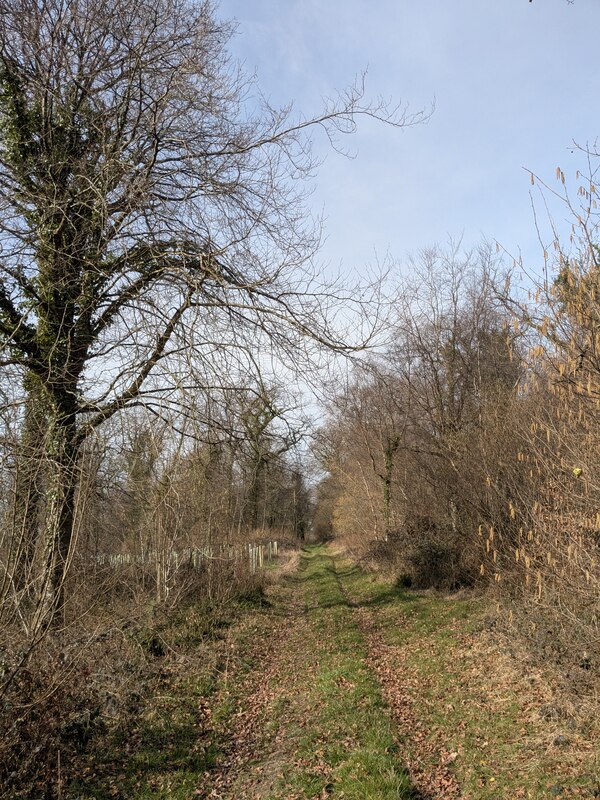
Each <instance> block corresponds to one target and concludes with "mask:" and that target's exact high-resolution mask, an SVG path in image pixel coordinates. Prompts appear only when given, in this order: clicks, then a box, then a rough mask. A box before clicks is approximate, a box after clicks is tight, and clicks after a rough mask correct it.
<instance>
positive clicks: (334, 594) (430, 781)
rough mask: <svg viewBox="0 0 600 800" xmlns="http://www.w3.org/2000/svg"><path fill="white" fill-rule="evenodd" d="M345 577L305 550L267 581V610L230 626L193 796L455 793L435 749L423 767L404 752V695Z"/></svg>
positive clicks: (343, 570)
mask: <svg viewBox="0 0 600 800" xmlns="http://www.w3.org/2000/svg"><path fill="white" fill-rule="evenodd" d="M348 574H349V572H348V568H347V567H346V566H345V565H343V564H341V563H340V562H339V561H338V559H337V558H336V557H335V556H334V555H333V554H332V553H331V552H330V551H328V550H327V549H326V548H322V547H321V548H313V549H311V550H310V551H307V552H306V553H304V554H303V557H302V560H301V565H300V568H299V570H298V572H297V574H295V575H293V576H291V577H288V578H286V579H285V580H283V581H281V582H279V583H278V584H276V585H275V586H274V587H273V588H272V589H271V591H270V595H269V598H270V603H271V607H270V608H269V609H268V610H266V611H265V612H263V613H261V614H259V615H256V616H253V617H252V618H249V619H248V620H247V621H246V623H245V627H244V628H243V630H241V631H238V634H237V635H236V637H235V639H234V640H232V642H231V657H230V659H229V661H230V663H229V664H228V668H227V678H226V679H225V680H224V681H223V683H222V686H221V688H220V691H219V693H218V695H217V698H216V702H215V716H216V717H217V723H216V727H217V728H218V730H219V734H220V736H221V738H222V741H224V743H225V744H224V745H223V755H222V757H221V758H220V760H219V763H218V765H217V768H216V769H215V770H214V771H213V772H211V773H210V774H207V776H206V781H205V782H204V783H203V784H202V785H201V786H199V787H198V790H197V794H196V796H197V797H203V798H221V800H234V799H235V800H240V799H241V798H245V799H247V800H253V799H255V800H296V799H297V800H300V798H303V799H306V798H326V797H339V798H345V800H387V799H388V798H389V799H390V800H391V799H392V798H394V800H402V799H403V798H413V800H417V799H418V798H420V799H421V800H434V798H441V797H444V798H459V797H460V792H459V790H458V786H457V784H456V783H455V781H454V780H453V778H452V776H451V774H450V771H449V769H448V768H447V766H444V764H443V761H444V757H443V754H442V756H441V758H440V759H438V761H439V762H440V764H441V765H440V766H439V768H436V769H433V770H431V769H429V770H423V769H422V768H420V766H419V759H418V757H415V755H414V753H415V751H414V749H413V750H412V753H413V756H412V759H410V761H409V763H408V768H407V759H406V757H405V754H404V753H403V748H402V742H403V740H404V739H405V737H406V736H407V735H408V734H409V733H412V731H410V730H408V728H410V726H411V723H412V718H411V715H410V698H409V697H407V696H406V695H405V694H404V692H405V689H406V687H405V686H403V684H402V681H401V679H399V680H398V681H395V680H394V678H393V670H391V669H390V660H391V659H393V658H394V656H395V654H394V653H392V652H391V651H390V648H386V647H385V646H384V645H383V643H382V641H381V640H380V638H379V636H378V633H377V609H376V607H375V606H370V607H362V606H361V603H360V601H358V602H357V601H353V600H352V599H350V598H349V597H348V595H347V591H346V589H345V585H344V580H345V577H347V575H348ZM417 739H418V737H417ZM417 744H418V741H417Z"/></svg>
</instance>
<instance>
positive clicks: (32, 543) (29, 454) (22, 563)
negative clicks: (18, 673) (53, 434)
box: [11, 376, 46, 606]
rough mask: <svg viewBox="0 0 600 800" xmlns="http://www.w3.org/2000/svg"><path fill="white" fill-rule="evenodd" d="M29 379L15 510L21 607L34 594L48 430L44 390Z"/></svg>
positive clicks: (15, 573)
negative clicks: (34, 572) (34, 573)
mask: <svg viewBox="0 0 600 800" xmlns="http://www.w3.org/2000/svg"><path fill="white" fill-rule="evenodd" d="M32 380H33V378H32V376H29V377H28V379H27V380H26V389H28V391H29V394H28V397H27V400H26V404H25V415H24V420H23V430H22V433H21V441H20V445H19V453H18V457H17V472H16V478H15V497H14V504H13V509H12V520H11V535H12V552H13V559H12V566H11V579H12V584H13V589H14V592H15V600H16V602H17V604H18V605H19V606H23V604H24V602H26V601H27V600H29V599H31V597H32V594H33V591H32V590H33V583H34V575H33V561H34V557H35V550H36V545H37V542H38V540H39V528H40V516H41V513H42V505H43V483H44V428H45V424H46V423H45V419H44V414H43V412H42V390H41V387H40V386H39V385H36V384H34V383H32Z"/></svg>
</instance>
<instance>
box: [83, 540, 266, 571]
mask: <svg viewBox="0 0 600 800" xmlns="http://www.w3.org/2000/svg"><path fill="white" fill-rule="evenodd" d="M278 555H279V544H278V542H276V541H271V540H269V541H268V542H263V543H261V544H254V543H248V544H243V545H232V544H220V545H209V546H205V547H192V548H186V549H185V550H180V551H175V550H172V551H171V552H169V553H166V554H163V553H158V552H148V553H137V554H133V553H99V554H98V555H96V556H95V561H96V563H97V564H98V565H100V566H105V565H108V566H111V567H119V566H123V565H128V564H150V565H152V564H159V563H165V562H166V563H167V564H169V565H172V566H173V567H174V569H175V571H177V570H179V568H180V567H183V566H185V565H188V566H191V567H193V569H195V570H197V571H198V572H200V571H201V570H202V569H203V568H204V567H205V565H206V563H207V562H210V561H231V562H235V561H243V560H247V563H248V566H249V569H250V572H251V573H252V574H253V575H254V574H255V573H256V572H257V571H258V570H260V569H262V568H263V567H264V565H265V561H267V562H269V561H272V560H273V559H274V558H277V556H278Z"/></svg>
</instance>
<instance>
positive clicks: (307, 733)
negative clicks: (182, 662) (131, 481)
mask: <svg viewBox="0 0 600 800" xmlns="http://www.w3.org/2000/svg"><path fill="white" fill-rule="evenodd" d="M223 622H224V624H223V626H222V627H220V626H218V627H217V631H216V634H215V636H214V638H212V639H210V638H209V639H206V637H205V636H200V637H199V638H198V639H197V644H194V641H196V640H192V641H191V642H190V647H188V648H187V649H185V650H184V651H183V652H185V653H188V654H192V655H191V657H188V660H187V661H186V667H185V669H181V668H180V667H177V664H176V663H175V660H172V661H171V662H166V663H165V664H164V665H163V666H162V668H161V669H162V673H161V674H163V673H164V687H165V688H164V691H162V690H161V692H160V693H159V694H156V693H155V694H154V696H153V698H152V702H150V703H148V704H147V706H146V708H145V711H144V712H143V713H140V714H139V715H138V716H137V717H136V719H137V722H136V729H135V730H133V731H131V730H128V731H127V732H126V733H124V732H121V733H120V734H119V732H118V731H116V732H114V733H112V734H110V736H108V737H107V739H106V742H105V744H106V745H107V748H108V749H106V750H105V753H104V755H103V756H99V751H98V750H97V751H96V752H95V753H94V752H90V753H89V754H88V755H87V756H86V758H87V764H88V766H87V767H86V768H85V774H82V776H81V777H80V779H79V780H78V781H76V782H75V783H74V784H73V785H72V787H71V789H72V791H70V792H68V793H67V794H66V795H65V800H111V799H112V800H194V798H195V799H196V800H198V798H199V799H200V800H210V798H213V799H216V800H324V798H328V797H332V798H340V800H407V799H408V798H413V800H438V798H440V799H441V800H509V799H510V800H513V798H515V799H516V800H518V798H530V799H531V800H538V799H539V800H543V798H552V797H558V798H576V797H580V798H590V799H591V798H594V797H600V749H599V747H598V740H599V739H600V721H599V719H598V715H597V714H595V713H594V711H593V710H592V711H591V712H590V715H589V721H588V723H587V727H586V723H585V718H584V717H582V715H581V714H579V717H578V720H579V722H578V723H577V726H576V725H575V724H574V723H573V719H572V718H571V717H570V716H569V710H568V707H566V706H562V705H561V702H562V698H561V696H560V694H559V693H558V692H557V684H556V682H554V681H553V678H552V675H551V674H550V673H547V672H544V671H543V670H542V669H541V668H540V667H539V666H536V665H533V664H531V663H528V662H527V661H526V659H524V658H523V657H522V654H520V653H514V652H511V651H510V642H505V643H504V644H502V642H501V641H500V640H498V639H497V638H496V637H495V635H494V634H493V633H491V632H490V629H489V625H487V624H486V618H485V606H484V605H483V603H481V602H479V601H477V600H473V599H470V600H460V599H456V598H454V599H451V600H447V599H442V598H436V597H435V596H432V595H428V594H418V593H414V592H406V591H405V590H403V589H401V588H398V587H397V586H394V585H393V584H390V583H389V582H387V583H386V582H384V581H381V580H378V579H375V578H374V577H373V576H370V575H368V574H365V573H364V572H363V571H361V570H360V569H358V568H357V567H356V566H353V565H352V564H351V563H349V562H348V561H347V560H344V559H343V558H342V557H341V556H340V555H339V554H337V553H336V551H335V550H334V548H327V547H313V548H310V549H308V550H306V551H304V552H303V554H302V556H301V559H300V564H299V568H298V570H296V571H294V572H293V573H288V574H287V575H284V576H283V577H280V578H279V579H277V580H276V581H274V582H273V585H272V586H271V587H270V588H269V591H268V594H267V598H266V599H265V598H262V597H260V596H258V597H256V598H254V603H253V604H251V605H247V606H245V607H241V608H239V609H238V611H237V612H236V613H235V614H234V618H233V621H232V620H230V623H231V624H227V622H226V621H225V620H224V621H223ZM187 624H188V626H189V619H188V620H187ZM171 668H173V670H174V672H173V676H176V677H169V669H171ZM550 711H551V712H552V713H551V714H550ZM582 719H583V720H584V724H583V726H582V722H581V720H582Z"/></svg>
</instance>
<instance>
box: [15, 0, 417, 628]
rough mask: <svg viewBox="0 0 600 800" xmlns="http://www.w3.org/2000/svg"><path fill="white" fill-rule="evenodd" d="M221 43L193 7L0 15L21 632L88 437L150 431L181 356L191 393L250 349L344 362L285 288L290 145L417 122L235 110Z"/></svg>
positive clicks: (42, 613)
mask: <svg viewBox="0 0 600 800" xmlns="http://www.w3.org/2000/svg"><path fill="white" fill-rule="evenodd" d="M230 34H231V27H230V26H229V25H228V24H224V23H221V22H219V21H218V20H217V18H216V16H215V13H214V9H213V8H212V5H211V4H210V3H209V2H198V3H194V2H190V1H188V0H124V1H123V0H109V1H108V2H106V3H102V4H101V5H100V6H99V5H98V4H97V3H94V2H91V0H66V2H65V0H33V2H31V1H30V0H27V1H26V0H0V247H1V253H2V256H1V263H0V270H1V283H0V334H1V336H2V343H3V361H2V363H3V364H4V365H7V366H8V365H17V366H18V367H19V368H20V369H21V370H22V372H23V375H24V377H26V386H27V391H28V392H29V393H30V395H31V396H33V394H35V397H36V404H37V407H38V419H42V420H43V430H42V434H43V435H42V442H43V444H42V447H43V453H44V460H45V463H46V467H45V480H44V497H43V500H42V505H43V511H44V513H43V517H44V525H43V528H44V533H43V539H44V556H43V561H44V563H43V568H42V569H41V571H40V575H41V580H40V582H39V586H38V591H37V611H36V614H35V619H36V620H37V622H36V624H37V625H38V626H39V625H41V624H43V623H44V621H47V620H48V619H50V618H51V617H52V615H53V614H54V613H55V612H56V610H57V609H58V608H59V607H60V606H61V603H62V599H61V586H62V583H63V578H64V573H65V567H66V564H67V561H68V558H69V548H70V543H71V537H72V530H73V508H74V497H75V492H76V486H77V471H78V455H79V451H80V448H81V445H82V443H83V442H84V441H85V439H86V437H87V436H88V435H89V434H90V432H91V431H93V430H94V429H95V428H96V427H97V426H98V425H100V424H102V423H103V422H104V421H106V420H107V419H109V418H110V417H111V416H112V415H113V414H115V413H117V412H118V411H120V410H121V409H123V408H125V407H127V406H130V405H132V404H145V405H147V406H149V407H154V408H155V409H157V411H160V406H161V404H163V403H165V402H168V399H169V398H170V397H172V396H173V392H174V390H175V389H176V388H178V387H180V386H181V385H182V383H185V382H186V378H185V374H186V370H187V374H188V379H187V380H188V381H189V366H190V364H191V362H192V361H193V358H192V356H191V355H190V350H191V348H192V347H193V349H194V358H195V359H196V362H195V363H196V364H198V363H200V364H201V370H200V373H201V375H202V381H203V382H204V383H205V384H206V385H210V383H211V381H214V382H215V384H219V382H220V377H221V374H222V372H221V366H222V365H221V364H220V361H219V359H221V358H223V357H225V356H224V355H223V354H227V353H234V352H237V351H239V349H240V348H242V349H243V348H249V347H250V346H251V344H253V343H255V342H256V341H267V342H268V343H269V346H270V347H274V346H277V347H279V348H281V349H282V350H283V351H285V352H287V353H288V354H291V353H293V354H294V355H295V357H298V354H299V353H300V352H301V348H302V345H301V343H302V340H306V339H310V340H311V341H312V342H313V343H316V344H318V345H319V346H323V347H326V348H341V349H343V348H344V347H345V346H346V343H345V342H344V341H343V339H342V338H341V337H340V335H339V334H338V333H337V332H336V331H335V330H334V329H333V327H332V325H331V323H330V322H329V320H328V316H327V305H328V302H330V301H332V298H331V295H329V299H328V298H327V293H326V292H323V291H322V287H321V288H319V287H317V286H316V285H315V284H314V282H312V281H311V276H310V274H309V272H308V271H307V270H306V269H305V265H306V264H307V262H308V260H309V259H310V257H311V256H312V255H313V254H314V252H315V251H316V248H317V246H318V242H319V231H318V226H313V225H311V224H309V223H307V216H306V213H305V207H304V204H303V194H302V189H301V188H300V189H298V188H297V187H298V186H300V187H301V186H302V184H301V183H299V182H298V181H297V180H296V179H298V178H305V177H307V176H309V175H310V174H311V171H312V170H313V169H314V166H315V161H314V159H313V157H312V155H311V147H310V131H311V130H312V129H316V128H321V129H323V130H324V131H325V133H326V134H327V135H328V136H329V137H330V139H331V140H332V141H333V142H334V144H335V142H336V137H337V136H338V135H339V134H344V133H350V132H352V131H353V129H354V127H355V120H356V116H357V115H359V114H366V115H369V116H375V117H377V118H379V119H383V120H385V121H386V122H388V123H390V124H393V125H396V126H404V125H407V124H412V123H415V122H418V121H419V120H420V119H422V118H423V115H422V114H417V115H416V116H413V117H409V116H407V115H406V113H405V112H404V110H402V109H400V110H398V109H396V110H389V109H387V108H386V107H385V106H383V105H382V104H379V103H378V104H375V105H366V104H364V103H363V102H362V97H363V88H362V85H361V84H359V85H356V86H354V87H352V88H351V89H350V90H348V91H346V92H345V93H342V94H340V95H339V96H337V97H336V98H335V99H333V100H331V101H327V102H326V104H325V108H324V109H323V111H322V112H321V113H320V114H318V115H316V116H314V117H302V116H299V115H296V116H295V115H294V113H293V110H292V108H291V106H288V107H286V108H283V109H276V108H273V107H270V106H268V105H266V104H264V103H263V104H262V105H257V103H250V102H249V101H248V100H247V99H246V98H247V95H248V92H249V90H250V89H251V86H250V85H249V84H248V83H247V82H246V81H245V79H244V77H243V75H241V74H240V73H239V72H238V71H237V70H236V68H235V66H234V65H232V64H231V63H230V62H229V60H228V56H227V51H226V45H227V41H228V38H229V36H230ZM338 299H339V295H338ZM305 355H306V351H305ZM232 358H235V356H232ZM161 365H162V366H161Z"/></svg>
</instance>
